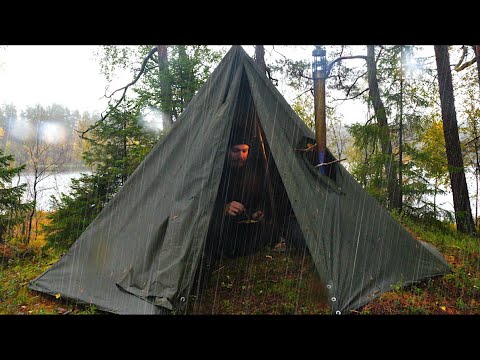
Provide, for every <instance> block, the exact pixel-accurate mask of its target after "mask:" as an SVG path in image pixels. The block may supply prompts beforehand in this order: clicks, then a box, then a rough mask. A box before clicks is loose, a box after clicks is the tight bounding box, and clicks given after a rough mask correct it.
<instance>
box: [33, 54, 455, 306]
mask: <svg viewBox="0 0 480 360" xmlns="http://www.w3.org/2000/svg"><path fill="white" fill-rule="evenodd" d="M246 106H249V107H250V108H249V109H246V108H245V107H246ZM252 109H253V110H252ZM251 111H253V112H254V114H255V119H256V121H257V122H258V124H259V128H260V129H261V131H262V133H263V135H264V141H265V143H266V145H267V146H268V156H269V157H270V166H271V167H272V169H274V170H275V172H276V174H278V175H279V177H280V178H281V183H282V187H283V190H284V192H285V194H286V196H287V198H288V203H289V205H290V206H291V208H292V209H293V211H294V213H295V216H296V219H297V221H298V224H299V226H300V228H301V231H302V233H303V236H304V239H305V241H306V244H307V246H308V250H309V252H310V254H311V256H312V259H313V261H314V263H315V267H316V270H317V272H318V275H319V277H320V279H321V280H322V282H323V283H324V285H325V287H326V291H327V293H328V298H329V304H330V306H331V309H332V312H333V313H337V314H340V313H348V311H349V310H353V309H357V308H359V307H360V306H362V305H364V304H366V303H367V302H369V301H371V300H372V299H373V298H375V297H377V296H379V295H380V294H381V293H383V292H385V291H388V290H390V289H391V286H392V285H394V284H400V285H407V284H410V283H413V282H416V281H419V280H421V279H424V278H427V277H432V276H436V275H441V274H445V273H447V272H449V271H450V267H449V266H448V264H447V263H446V262H445V260H444V259H443V257H442V255H441V254H440V253H439V252H438V251H437V250H436V249H435V248H433V247H432V246H430V245H428V244H427V243H425V242H422V241H418V240H416V239H414V238H413V237H412V236H411V235H410V234H409V233H408V232H407V231H406V230H405V229H403V228H402V227H401V226H400V225H399V224H398V223H397V222H396V221H395V220H394V219H393V218H392V217H391V216H390V214H389V213H388V212H387V211H386V210H385V209H384V208H383V207H382V206H381V205H380V204H379V203H378V202H377V201H376V200H374V199H373V198H372V197H371V196H370V195H369V194H368V193H367V192H366V191H365V190H364V189H363V188H362V187H361V186H360V185H359V183H358V182H357V181H356V180H355V179H354V178H353V177H352V176H351V175H350V174H349V173H348V172H347V171H346V169H345V168H344V167H343V166H342V165H341V164H340V163H338V162H337V163H334V164H332V165H330V168H329V173H328V176H327V175H322V174H320V172H319V171H318V168H315V167H314V166H313V165H312V163H311V162H310V161H308V159H307V158H306V156H305V152H301V151H295V149H298V148H302V147H305V146H306V144H307V143H309V142H313V143H314V142H315V141H314V134H313V133H312V132H311V131H310V130H309V129H308V128H307V126H306V125H305V124H304V123H303V122H302V121H301V120H300V118H299V117H298V116H297V115H296V113H295V112H294V111H293V110H292V109H291V107H290V106H289V105H288V103H287V102H286V101H285V99H284V98H283V97H282V96H281V94H280V93H279V92H278V91H277V89H276V88H275V86H274V85H273V84H272V83H271V82H270V81H269V80H268V79H267V78H266V76H265V75H264V74H263V73H262V72H261V71H260V70H259V69H258V68H257V66H256V64H255V63H254V62H253V60H252V59H251V58H250V57H249V56H248V55H247V54H246V53H245V51H244V50H243V49H242V48H241V47H240V46H234V47H232V48H231V50H230V51H229V52H228V53H227V54H226V56H225V57H224V59H223V60H222V61H221V63H220V64H219V65H218V67H217V68H216V69H215V71H214V72H213V73H212V74H211V76H210V77H209V79H208V80H207V81H206V83H205V84H204V85H203V86H202V88H201V89H200V90H199V91H198V93H197V94H196V95H195V97H194V98H193V99H192V100H191V102H190V103H189V104H188V106H187V108H186V109H185V110H184V112H183V113H182V114H181V116H180V117H179V118H178V120H177V121H176V122H175V124H174V125H173V126H172V128H171V130H170V131H169V133H168V134H167V135H166V136H165V137H164V138H163V139H162V140H161V141H160V142H159V143H158V144H157V145H156V146H155V147H154V148H153V149H152V151H151V152H150V153H149V154H148V156H147V157H146V158H145V159H144V161H143V162H142V163H141V164H140V165H139V167H138V168H137V169H136V170H135V172H134V173H133V174H132V175H131V176H130V177H129V178H128V180H127V182H126V183H125V184H124V186H123V187H122V188H121V189H120V191H119V192H118V193H117V194H116V195H115V197H114V198H113V199H112V200H111V201H110V202H109V203H108V204H107V206H106V207H105V208H104V209H103V210H102V212H101V213H100V214H99V215H98V216H97V218H96V219H95V220H94V221H93V222H92V223H91V224H90V226H89V227H88V228H87V229H86V230H85V232H84V233H83V234H82V235H81V236H80V237H79V239H78V240H77V241H76V242H75V243H74V244H73V246H72V247H71V248H70V249H69V251H68V252H67V253H66V254H65V255H64V256H63V257H62V258H61V259H60V260H59V261H58V262H57V263H56V264H54V265H53V266H52V267H51V268H50V269H48V270H47V271H46V272H44V273H43V274H42V275H40V276H39V277H38V278H36V279H35V280H33V281H32V282H31V283H30V285H29V287H30V289H33V290H37V291H41V292H44V293H47V294H51V295H56V294H60V296H61V297H62V298H64V299H70V300H72V301H74V302H79V303H87V304H94V305H95V306H96V307H97V308H98V309H100V310H104V311H108V312H112V313H118V314H164V313H169V310H175V311H176V312H178V313H182V311H185V309H186V306H187V300H188V298H189V294H190V293H191V291H192V285H193V280H194V278H195V273H196V271H197V270H198V268H199V263H200V260H201V257H202V251H203V248H204V245H205V244H204V243H205V238H206V234H207V231H208V227H209V223H210V220H211V214H212V207H213V204H214V201H215V197H216V194H217V190H218V187H219V183H220V178H221V174H222V169H223V166H224V159H225V155H226V153H227V146H228V139H229V136H230V133H231V131H232V129H233V125H232V124H233V123H234V122H238V121H240V122H241V119H242V117H243V114H245V113H248V112H251ZM239 119H240V120H239ZM329 157H330V159H332V158H333V157H332V156H331V154H330V153H329Z"/></svg>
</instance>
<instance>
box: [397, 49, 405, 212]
mask: <svg viewBox="0 0 480 360" xmlns="http://www.w3.org/2000/svg"><path fill="white" fill-rule="evenodd" d="M404 64H405V49H404V48H403V46H402V47H401V49H400V115H399V119H398V120H399V124H398V204H397V205H398V210H399V211H402V205H403V82H404V79H403V66H404Z"/></svg>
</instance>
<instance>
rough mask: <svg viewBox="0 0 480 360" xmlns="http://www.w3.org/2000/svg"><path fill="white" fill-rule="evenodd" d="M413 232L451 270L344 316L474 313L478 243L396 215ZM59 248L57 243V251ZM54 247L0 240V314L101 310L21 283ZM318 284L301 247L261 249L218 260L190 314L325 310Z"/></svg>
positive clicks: (50, 259) (54, 256)
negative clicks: (295, 249) (20, 245)
mask: <svg viewBox="0 0 480 360" xmlns="http://www.w3.org/2000/svg"><path fill="white" fill-rule="evenodd" d="M403 222H404V223H403V225H404V226H405V227H406V228H407V229H408V230H409V231H410V232H411V233H412V234H413V235H414V236H415V237H416V238H418V239H422V240H424V241H427V239H428V242H429V243H431V244H432V245H434V246H435V247H436V248H437V249H438V250H439V251H440V252H441V253H442V254H443V255H444V257H445V259H446V260H447V262H448V263H449V264H450V265H451V266H452V270H453V272H452V273H451V274H447V275H443V276H438V277H435V278H430V279H427V280H424V281H422V282H419V283H416V284H413V285H409V286H406V287H403V286H400V284H399V285H398V286H392V289H391V290H390V291H387V292H385V293H383V294H382V295H380V296H379V297H377V298H376V299H374V300H373V301H371V302H370V303H368V304H367V305H365V306H363V307H362V308H360V309H357V310H353V311H351V312H350V314H352V315H419V314H422V315H423V314H424V315H473V314H475V315H480V242H479V239H478V238H474V237H469V236H465V235H459V234H457V233H456V232H455V231H454V230H452V229H450V228H449V227H448V226H444V225H440V226H439V225H438V224H435V225H422V224H419V223H416V222H412V221H408V220H404V221H403ZM64 251H65V250H64ZM62 254H63V252H62V251H60V250H54V249H51V248H46V247H44V246H40V245H39V244H37V245H36V246H35V247H33V248H32V247H29V248H25V247H24V248H23V250H22V249H21V248H18V247H11V246H8V245H1V246H0V314H9V315H20V314H26V315H28V314H32V315H33V314H72V315H74V314H78V315H82V314H102V312H101V311H98V310H97V309H96V308H95V306H85V305H76V304H73V303H70V302H68V301H66V300H64V299H62V297H61V294H58V295H57V296H56V297H54V296H50V295H46V294H43V293H39V292H36V291H32V290H30V289H28V288H27V285H28V283H29V282H30V281H31V280H33V279H34V278H35V277H37V276H38V275H40V274H41V273H43V272H44V271H45V270H46V269H48V268H49V267H50V266H51V265H52V264H54V263H55V262H56V261H57V260H58V259H59V257H60V256H61V255H62ZM323 289H325V286H323V285H322V282H321V281H320V279H319V277H318V275H317V272H316V271H315V268H314V264H313V261H312V259H311V257H310V255H309V253H308V251H305V252H303V253H290V252H289V251H288V250H287V251H283V252H282V251H276V250H275V249H265V250H263V251H260V252H257V253H256V254H254V255H250V256H245V257H240V258H236V259H225V260H222V262H221V263H220V264H219V267H218V269H216V271H214V272H213V274H212V276H211V279H210V283H209V285H208V287H207V289H206V290H205V291H204V292H203V293H200V294H192V295H191V296H190V301H189V304H188V308H187V312H186V313H187V314H190V315H247V314H248V315H329V314H330V313H331V310H330V309H329V306H328V304H327V301H326V293H325V292H324V290H323Z"/></svg>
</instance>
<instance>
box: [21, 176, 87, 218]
mask: <svg viewBox="0 0 480 360" xmlns="http://www.w3.org/2000/svg"><path fill="white" fill-rule="evenodd" d="M83 173H88V171H84V172H83ZM81 174H82V172H80V171H72V172H62V173H58V174H54V173H51V174H49V175H48V176H47V177H46V178H45V179H43V180H42V181H40V182H39V183H38V185H37V189H38V195H37V210H43V211H50V210H51V204H50V196H51V195H55V196H56V197H57V198H59V197H60V193H62V192H63V193H66V194H68V193H69V191H70V185H71V183H72V179H76V178H79V177H80V176H81ZM33 179H34V177H33V175H30V174H22V175H21V176H20V180H19V179H18V178H15V179H14V181H13V183H14V184H15V185H17V183H18V181H20V183H21V184H23V183H26V184H27V190H26V191H25V196H24V200H30V199H32V193H31V188H32V183H33Z"/></svg>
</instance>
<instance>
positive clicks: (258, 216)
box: [251, 210, 265, 221]
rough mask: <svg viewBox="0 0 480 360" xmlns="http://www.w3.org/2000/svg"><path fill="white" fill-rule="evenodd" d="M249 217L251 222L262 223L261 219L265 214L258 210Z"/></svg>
mask: <svg viewBox="0 0 480 360" xmlns="http://www.w3.org/2000/svg"><path fill="white" fill-rule="evenodd" d="M251 217H252V220H257V221H262V220H263V218H264V217H265V214H264V213H263V211H262V210H258V211H255V212H254V213H253V214H252V216H251Z"/></svg>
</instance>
